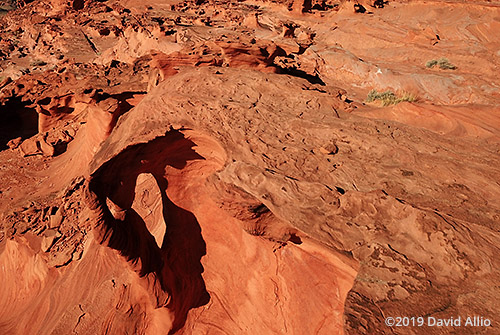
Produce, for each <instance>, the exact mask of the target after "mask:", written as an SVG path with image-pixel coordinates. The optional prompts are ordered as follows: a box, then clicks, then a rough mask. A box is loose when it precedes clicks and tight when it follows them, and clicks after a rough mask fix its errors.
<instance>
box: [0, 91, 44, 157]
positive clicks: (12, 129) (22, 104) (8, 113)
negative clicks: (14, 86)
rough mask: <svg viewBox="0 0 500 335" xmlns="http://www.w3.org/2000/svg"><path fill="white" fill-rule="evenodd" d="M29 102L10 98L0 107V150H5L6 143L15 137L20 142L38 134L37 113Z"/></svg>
mask: <svg viewBox="0 0 500 335" xmlns="http://www.w3.org/2000/svg"><path fill="white" fill-rule="evenodd" d="M31 104H32V102H31V101H21V98H20V97H18V98H12V99H9V101H7V102H6V103H5V105H3V106H1V105H0V150H4V149H7V143H8V142H9V141H10V140H12V139H15V138H17V137H21V139H22V140H25V139H27V138H30V137H32V136H35V135H36V134H38V113H37V112H36V111H35V109H34V108H28V107H26V106H28V105H31Z"/></svg>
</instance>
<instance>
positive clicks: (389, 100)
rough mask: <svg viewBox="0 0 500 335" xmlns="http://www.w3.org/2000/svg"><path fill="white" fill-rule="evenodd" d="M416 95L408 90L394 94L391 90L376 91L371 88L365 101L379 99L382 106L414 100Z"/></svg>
mask: <svg viewBox="0 0 500 335" xmlns="http://www.w3.org/2000/svg"><path fill="white" fill-rule="evenodd" d="M416 100H417V97H416V96H415V95H414V94H411V93H408V92H402V94H401V95H396V94H395V93H394V92H392V91H385V92H378V91H377V90H371V91H370V93H368V96H367V97H366V102H375V101H380V102H381V103H382V106H390V105H396V104H398V103H400V102H404V101H407V102H414V101H416Z"/></svg>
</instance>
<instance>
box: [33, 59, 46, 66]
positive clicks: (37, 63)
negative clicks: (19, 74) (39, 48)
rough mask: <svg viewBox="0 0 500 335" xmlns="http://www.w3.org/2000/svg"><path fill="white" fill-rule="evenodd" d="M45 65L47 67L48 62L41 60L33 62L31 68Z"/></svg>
mask: <svg viewBox="0 0 500 335" xmlns="http://www.w3.org/2000/svg"><path fill="white" fill-rule="evenodd" d="M45 65H47V63H46V62H44V61H43V60H39V59H37V60H34V61H32V62H31V63H30V66H31V67H34V66H45Z"/></svg>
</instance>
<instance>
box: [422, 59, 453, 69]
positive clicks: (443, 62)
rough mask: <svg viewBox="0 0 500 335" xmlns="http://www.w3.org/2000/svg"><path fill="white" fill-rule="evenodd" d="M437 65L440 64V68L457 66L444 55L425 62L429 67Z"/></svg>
mask: <svg viewBox="0 0 500 335" xmlns="http://www.w3.org/2000/svg"><path fill="white" fill-rule="evenodd" d="M436 65H437V66H439V68H440V69H442V70H455V69H456V68H457V67H456V66H455V65H453V64H451V63H450V61H449V60H448V59H447V58H444V57H443V58H439V59H432V60H430V61H428V62H427V63H425V66H426V67H428V68H433V67H434V66H436Z"/></svg>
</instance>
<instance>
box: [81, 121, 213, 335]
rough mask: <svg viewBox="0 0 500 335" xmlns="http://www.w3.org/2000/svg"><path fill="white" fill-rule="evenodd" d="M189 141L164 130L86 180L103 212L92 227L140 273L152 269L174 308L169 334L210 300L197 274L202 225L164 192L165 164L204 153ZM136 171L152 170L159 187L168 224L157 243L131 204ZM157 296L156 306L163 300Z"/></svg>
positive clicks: (199, 271) (174, 164) (203, 246)
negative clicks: (119, 215)
mask: <svg viewBox="0 0 500 335" xmlns="http://www.w3.org/2000/svg"><path fill="white" fill-rule="evenodd" d="M194 145H195V144H194V143H193V142H192V141H190V140H188V139H186V138H185V137H184V135H183V134H182V133H180V132H177V131H172V132H169V133H168V134H167V135H166V136H164V137H161V138H158V139H155V140H153V141H151V142H149V143H146V144H138V145H135V146H132V147H130V148H128V149H126V150H125V151H123V152H122V153H120V154H119V155H117V156H116V157H114V158H113V159H112V160H110V161H109V162H107V163H105V164H104V165H103V166H101V168H99V170H97V171H96V172H95V173H94V174H93V176H92V179H91V181H90V183H89V191H90V192H93V193H94V194H95V195H96V196H97V199H98V202H99V204H98V206H99V207H100V210H101V211H102V214H103V216H102V223H101V226H98V227H97V229H98V231H99V232H100V233H101V236H100V237H101V241H102V242H107V244H108V246H109V247H111V248H113V249H116V250H119V251H120V253H121V254H122V255H123V256H125V257H127V259H128V260H129V261H131V262H133V263H137V262H139V261H140V275H141V276H145V275H148V274H151V273H152V274H154V275H155V277H156V278H157V280H158V281H159V282H160V284H161V288H162V290H163V291H164V292H167V293H168V295H169V296H170V300H168V305H167V307H168V308H169V309H171V310H172V311H173V312H174V322H173V328H172V330H171V331H170V334H173V333H175V332H176V331H177V330H179V329H181V328H182V327H183V326H184V324H185V322H186V319H187V314H188V312H189V310H190V309H192V308H195V307H199V306H202V305H205V304H207V303H208V302H209V300H210V296H209V294H208V292H207V290H206V287H205V282H204V280H203V277H202V275H201V274H202V273H203V271H204V269H203V266H202V264H201V258H202V257H203V256H204V255H205V254H206V244H205V241H204V240H203V237H202V235H201V227H200V225H199V223H198V221H197V219H196V217H195V216H194V215H193V214H192V213H191V212H189V211H187V210H185V209H183V208H180V207H178V206H177V205H175V204H174V203H173V202H172V201H171V200H170V199H169V198H168V195H167V192H166V190H167V187H168V180H167V177H166V176H165V168H166V166H172V167H174V168H177V169H182V168H184V167H185V166H186V164H187V162H188V161H190V160H200V159H204V158H203V157H202V156H200V155H198V154H197V153H196V152H195V151H194V150H193V149H192V147H193V146H194ZM141 173H150V174H152V175H153V176H154V178H155V180H156V182H157V184H158V187H159V189H160V193H161V197H162V205H163V217H164V220H165V222H166V226H167V227H166V232H165V237H164V240H163V244H162V247H161V248H159V247H158V246H157V244H156V242H155V239H154V237H153V235H151V233H150V232H149V231H148V229H147V227H146V224H145V222H144V220H143V219H142V218H141V217H140V215H138V214H137V212H136V211H135V210H133V209H132V208H131V207H132V203H133V201H134V196H135V188H136V181H137V177H138V176H139V174H141ZM106 198H108V199H110V200H111V201H112V202H113V203H114V204H116V205H117V206H118V207H120V209H122V210H125V213H126V214H125V217H124V219H123V221H122V220H117V219H115V218H114V217H113V216H112V214H111V212H110V210H109V208H108V207H107V205H106ZM157 299H158V305H159V306H163V305H164V304H165V303H166V301H167V299H162V298H161V297H157Z"/></svg>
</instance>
